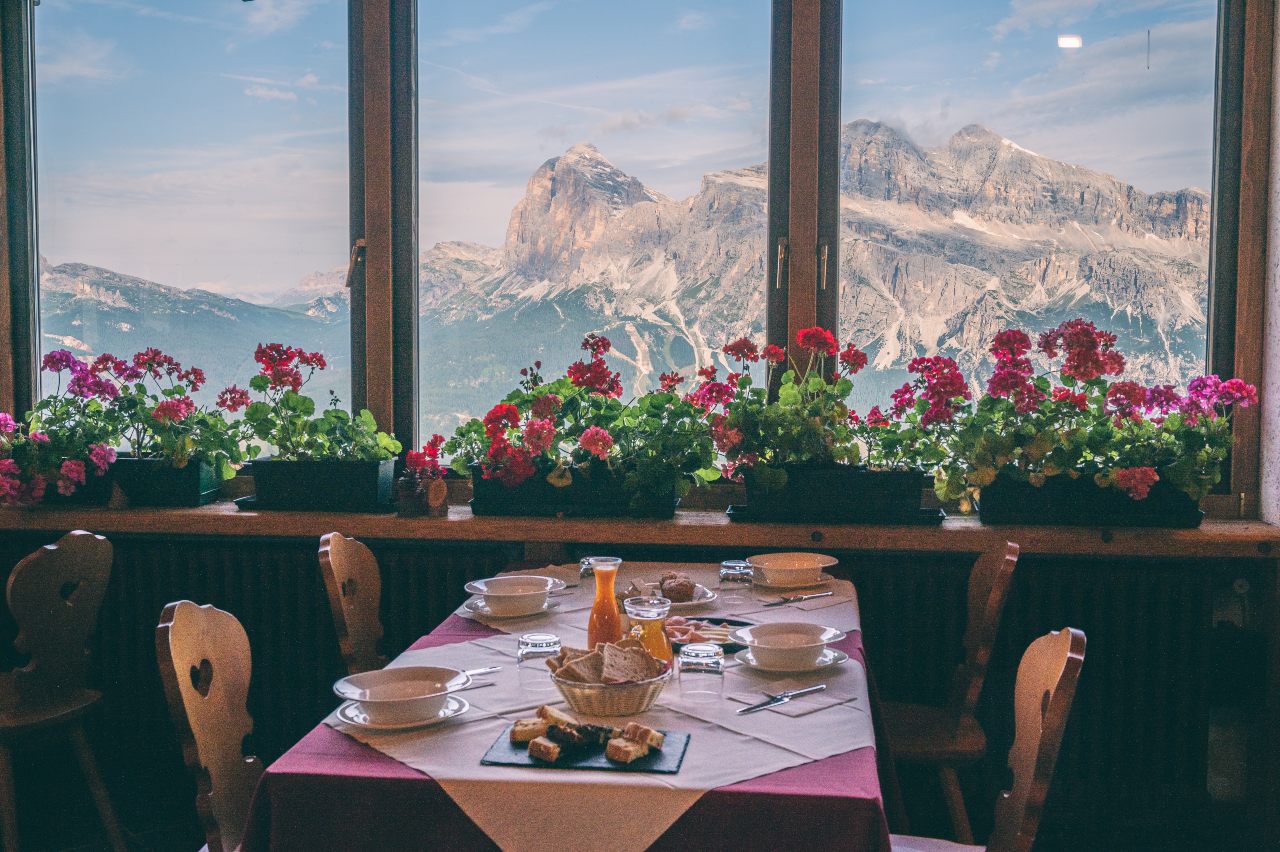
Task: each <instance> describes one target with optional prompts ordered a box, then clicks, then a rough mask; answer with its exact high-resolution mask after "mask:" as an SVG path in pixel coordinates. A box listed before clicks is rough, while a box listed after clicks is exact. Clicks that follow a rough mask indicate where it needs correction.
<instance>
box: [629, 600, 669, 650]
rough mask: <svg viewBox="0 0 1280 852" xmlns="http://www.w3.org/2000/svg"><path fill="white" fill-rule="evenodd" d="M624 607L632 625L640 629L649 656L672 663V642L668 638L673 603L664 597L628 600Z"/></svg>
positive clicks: (642, 642) (642, 641)
mask: <svg viewBox="0 0 1280 852" xmlns="http://www.w3.org/2000/svg"><path fill="white" fill-rule="evenodd" d="M622 606H623V608H624V609H625V610H626V611H627V618H629V619H631V623H632V624H633V625H636V626H638V627H639V628H640V644H642V645H644V649H645V650H646V651H648V652H649V655H650V656H652V657H653V658H654V659H657V660H666V661H667V662H671V640H670V639H668V638H667V616H668V615H670V613H671V601H669V600H667V599H666V598H662V597H650V598H627V599H626V600H625V601H623V602H622Z"/></svg>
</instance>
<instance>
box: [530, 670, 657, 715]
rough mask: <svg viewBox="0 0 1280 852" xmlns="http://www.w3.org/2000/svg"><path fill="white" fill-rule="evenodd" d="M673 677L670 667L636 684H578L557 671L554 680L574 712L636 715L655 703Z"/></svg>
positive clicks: (553, 675) (552, 679)
mask: <svg viewBox="0 0 1280 852" xmlns="http://www.w3.org/2000/svg"><path fill="white" fill-rule="evenodd" d="M669 680H671V669H670V668H668V669H667V670H666V671H665V672H663V673H662V674H660V675H658V676H657V677H653V678H649V679H648V680H641V681H636V682H635V683H578V682H577V681H573V680H561V679H560V678H558V677H556V676H555V674H552V675H551V681H552V683H554V684H555V685H556V688H557V689H559V690H560V694H561V695H563V696H564V700H565V701H567V702H569V706H570V707H571V708H573V711H574V712H575V713H581V714H582V715H584V716H634V715H636V714H637V713H643V712H644V711H646V710H648V709H649V708H650V707H652V706H653V703H654V702H655V701H657V700H658V696H659V695H661V694H662V690H663V688H664V687H666V685H667V681H669Z"/></svg>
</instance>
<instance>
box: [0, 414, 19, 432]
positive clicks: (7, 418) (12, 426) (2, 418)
mask: <svg viewBox="0 0 1280 852" xmlns="http://www.w3.org/2000/svg"><path fill="white" fill-rule="evenodd" d="M16 431H18V421H17V420H14V419H13V415H12V414H5V413H4V412H3V411H0V435H12V434H13V433H14V432H16Z"/></svg>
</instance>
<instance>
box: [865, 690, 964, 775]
mask: <svg viewBox="0 0 1280 852" xmlns="http://www.w3.org/2000/svg"><path fill="white" fill-rule="evenodd" d="M884 724H885V730H886V732H887V733H888V735H889V747H890V748H891V749H892V750H893V757H894V759H895V760H901V761H904V762H906V763H941V764H951V765H957V766H962V765H965V764H969V763H976V762H978V761H979V760H981V759H982V758H983V756H984V755H986V753H987V735H986V734H985V733H983V731H982V726H981V725H979V724H978V720H977V719H975V718H973V717H972V716H970V715H967V714H965V715H962V716H961V717H960V723H959V724H956V721H955V711H953V710H951V709H950V708H947V707H930V706H928V705H925V704H896V703H893V702H886V703H885V705H884Z"/></svg>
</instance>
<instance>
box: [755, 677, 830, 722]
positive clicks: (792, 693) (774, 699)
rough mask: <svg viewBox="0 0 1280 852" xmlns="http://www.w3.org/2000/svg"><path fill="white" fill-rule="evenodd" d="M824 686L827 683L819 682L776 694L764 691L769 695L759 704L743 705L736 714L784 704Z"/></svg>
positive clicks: (817, 690) (819, 690)
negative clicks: (815, 684)
mask: <svg viewBox="0 0 1280 852" xmlns="http://www.w3.org/2000/svg"><path fill="white" fill-rule="evenodd" d="M826 688H827V685H826V684H825V683H820V684H818V685H817V686H810V687H806V688H805V689H788V690H787V691H786V692H779V693H778V694H777V695H769V693H767V692H766V693H765V695H769V697H768V698H767V699H765V700H764V701H761V702H760V703H759V704H752V705H751V706H750V707H743V708H742V709H741V710H739V711H738V715H739V716H741V715H742V714H744V713H754V712H756V711H757V710H765V709H767V708H769V707H777V706H778V705H779V704H786V703H787V702H788V701H790V700H791V699H793V698H796V697H798V696H801V695H808V694H809V693H811V692H821V691H822V690H824V689H826Z"/></svg>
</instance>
